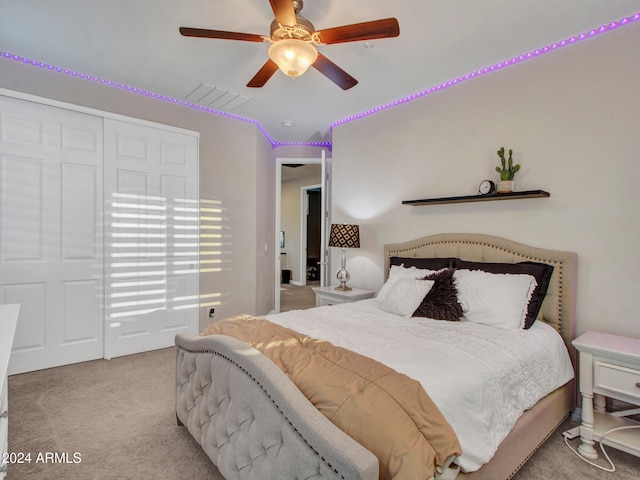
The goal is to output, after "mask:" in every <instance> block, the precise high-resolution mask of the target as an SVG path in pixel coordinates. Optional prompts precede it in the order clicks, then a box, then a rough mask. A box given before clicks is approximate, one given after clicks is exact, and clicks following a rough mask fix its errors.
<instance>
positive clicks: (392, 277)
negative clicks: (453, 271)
mask: <svg viewBox="0 0 640 480" xmlns="http://www.w3.org/2000/svg"><path fill="white" fill-rule="evenodd" d="M434 272H435V270H427V269H424V268H416V267H405V266H404V264H402V265H391V268H390V269H389V278H388V279H387V281H386V282H385V283H384V285H383V286H382V288H381V289H380V291H379V292H378V295H376V299H377V300H378V301H379V302H381V303H382V302H384V299H385V297H386V296H387V295H388V294H389V292H390V291H391V288H392V287H393V285H394V283H396V282H397V281H398V280H399V279H401V278H411V279H413V280H416V279H419V278H424V277H426V276H427V275H430V274H432V273H434ZM425 295H426V294H425Z"/></svg>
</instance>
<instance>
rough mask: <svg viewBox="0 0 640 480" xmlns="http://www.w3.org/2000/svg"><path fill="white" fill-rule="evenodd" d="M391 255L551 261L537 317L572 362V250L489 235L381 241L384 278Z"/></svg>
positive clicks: (574, 259) (575, 267)
mask: <svg viewBox="0 0 640 480" xmlns="http://www.w3.org/2000/svg"><path fill="white" fill-rule="evenodd" d="M391 257H418V258H433V257H445V258H447V257H456V258H460V259H462V260H468V261H475V262H505V263H516V262H523V261H534V262H541V263H547V264H550V265H553V267H554V270H553V275H552V277H551V281H550V283H549V288H548V290H547V295H546V296H545V299H544V302H543V304H542V308H541V310H540V315H539V317H538V318H539V319H541V320H543V321H544V322H545V323H548V324H549V325H551V326H552V327H554V328H555V329H556V330H557V331H558V332H559V333H560V335H561V336H562V338H563V340H564V342H565V344H566V345H567V349H568V350H569V353H570V355H571V359H572V361H574V364H575V349H574V347H573V345H572V344H571V341H572V340H573V339H574V338H575V334H576V281H577V273H578V257H577V255H576V254H575V253H573V252H566V251H560V250H549V249H544V248H538V247H532V246H529V245H524V244H522V243H518V242H514V241H512V240H508V239H506V238H501V237H494V236H491V235H483V234H475V233H440V234H436V235H430V236H427V237H422V238H417V239H415V240H409V241H407V242H402V243H393V244H387V245H385V247H384V262H385V264H384V272H385V280H386V279H387V277H388V275H389V268H390V259H391Z"/></svg>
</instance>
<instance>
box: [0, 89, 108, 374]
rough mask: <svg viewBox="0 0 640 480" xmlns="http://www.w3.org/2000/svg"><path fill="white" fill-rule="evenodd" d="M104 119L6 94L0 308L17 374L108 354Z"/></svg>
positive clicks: (0, 176) (0, 148) (0, 135)
mask: <svg viewBox="0 0 640 480" xmlns="http://www.w3.org/2000/svg"><path fill="white" fill-rule="evenodd" d="M102 151H103V148H102V118H100V117H96V116H92V115H88V114H84V113H78V112H72V111H70V110H65V109H61V108H56V107H52V106H46V105H41V104H38V103H33V102H28V101H25V100H19V99H15V98H10V97H5V96H0V303H19V304H20V305H21V308H20V316H19V319H18V326H17V329H16V334H15V340H14V344H13V353H12V360H11V366H10V372H9V373H11V374H15V373H21V372H26V371H31V370H38V369H42V368H48V367H53V366H57V365H63V364H68V363H74V362H80V361H85V360H92V359H96V358H101V357H102V356H103V327H102V325H103V323H102V319H103V310H102V301H103V293H104V292H103V258H102Z"/></svg>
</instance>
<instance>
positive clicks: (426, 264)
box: [389, 257, 457, 270]
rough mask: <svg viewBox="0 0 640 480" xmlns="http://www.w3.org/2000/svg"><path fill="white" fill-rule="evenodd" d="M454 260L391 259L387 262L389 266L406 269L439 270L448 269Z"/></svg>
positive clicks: (435, 258)
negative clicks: (402, 266)
mask: <svg viewBox="0 0 640 480" xmlns="http://www.w3.org/2000/svg"><path fill="white" fill-rule="evenodd" d="M454 260H457V259H455V258H438V257H434V258H418V257H391V258H390V259H389V262H390V264H391V265H404V266H405V267H407V268H410V267H416V268H423V269H425V270H440V269H441V268H450V267H451V266H452V264H453V261H454Z"/></svg>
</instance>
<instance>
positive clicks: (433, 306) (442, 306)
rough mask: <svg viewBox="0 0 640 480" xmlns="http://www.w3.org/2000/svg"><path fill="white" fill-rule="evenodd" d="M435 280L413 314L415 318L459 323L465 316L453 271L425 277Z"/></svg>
mask: <svg viewBox="0 0 640 480" xmlns="http://www.w3.org/2000/svg"><path fill="white" fill-rule="evenodd" d="M424 279H425V280H433V282H434V283H433V287H431V290H429V293H427V295H426V296H425V297H424V299H423V300H422V302H421V303H420V306H419V307H418V308H417V309H416V311H415V312H413V315H412V316H414V317H427V318H434V319H436V320H449V321H458V320H460V318H461V317H462V315H463V314H464V312H463V311H462V306H461V305H460V303H459V302H458V289H457V288H456V285H455V282H454V280H453V269H451V268H446V269H443V270H440V271H438V272H435V273H432V274H430V275H427V276H426V277H424Z"/></svg>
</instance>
